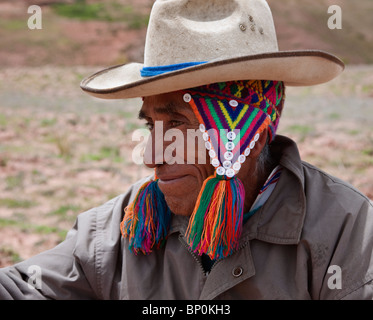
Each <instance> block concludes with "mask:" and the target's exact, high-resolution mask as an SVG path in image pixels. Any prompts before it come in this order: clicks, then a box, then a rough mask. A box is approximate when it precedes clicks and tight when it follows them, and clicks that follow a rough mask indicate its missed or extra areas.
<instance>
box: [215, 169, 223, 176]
mask: <svg viewBox="0 0 373 320" xmlns="http://www.w3.org/2000/svg"><path fill="white" fill-rule="evenodd" d="M216 173H217V174H218V175H220V176H222V175H224V174H225V169H224V168H223V167H219V168H217V169H216Z"/></svg>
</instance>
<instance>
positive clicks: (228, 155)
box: [224, 151, 233, 160]
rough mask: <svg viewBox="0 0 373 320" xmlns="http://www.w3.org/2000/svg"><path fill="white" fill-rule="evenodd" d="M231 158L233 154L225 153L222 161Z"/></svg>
mask: <svg viewBox="0 0 373 320" xmlns="http://www.w3.org/2000/svg"><path fill="white" fill-rule="evenodd" d="M232 158H233V153H232V152H230V151H227V152H226V153H224V159H225V160H232Z"/></svg>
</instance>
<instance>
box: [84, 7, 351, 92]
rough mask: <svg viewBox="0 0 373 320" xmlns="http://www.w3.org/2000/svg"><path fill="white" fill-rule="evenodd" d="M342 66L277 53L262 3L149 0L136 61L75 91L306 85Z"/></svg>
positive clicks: (325, 58)
mask: <svg viewBox="0 0 373 320" xmlns="http://www.w3.org/2000/svg"><path fill="white" fill-rule="evenodd" d="M343 69H344V64H343V62H342V61H341V60H340V59H339V58H337V57H336V56H334V55H332V54H329V53H327V52H323V51H319V50H301V51H300V50H299V51H279V49H278V43H277V36H276V31H275V27H274V23H273V18H272V13H271V10H270V8H269V6H268V4H267V2H266V1H265V0H156V1H155V3H154V5H153V9H152V12H151V15H150V20H149V26H148V31H147V36H146V43H145V54H144V64H141V63H129V64H124V65H119V66H114V67H111V68H107V69H104V70H102V71H99V72H97V73H95V74H93V75H91V76H90V77H88V78H86V79H84V80H83V81H82V82H81V88H82V89H83V90H84V91H86V92H87V93H89V94H91V95H93V96H95V97H99V98H104V99H124V98H135V97H144V96H149V95H155V94H161V93H165V92H172V91H177V90H181V89H186V88H192V87H196V86H202V85H205V84H209V83H215V82H223V81H233V80H279V81H284V82H285V85H288V86H306V85H315V84H321V83H324V82H327V81H329V80H332V79H333V78H335V77H336V76H338V75H339V74H340V73H341V72H342V71H343Z"/></svg>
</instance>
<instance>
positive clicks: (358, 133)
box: [0, 66, 373, 267]
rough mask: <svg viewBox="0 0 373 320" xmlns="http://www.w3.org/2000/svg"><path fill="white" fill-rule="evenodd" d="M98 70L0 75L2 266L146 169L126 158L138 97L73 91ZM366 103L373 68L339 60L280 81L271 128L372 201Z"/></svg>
mask: <svg viewBox="0 0 373 320" xmlns="http://www.w3.org/2000/svg"><path fill="white" fill-rule="evenodd" d="M99 69H100V68H99V67H94V68H92V67H73V68H72V67H43V68H15V67H14V68H5V69H3V70H2V71H1V73H0V267H2V266H7V265H10V264H13V263H15V262H17V261H20V260H23V259H26V258H28V257H30V256H32V255H35V254H37V253H38V252H41V251H44V250H46V249H49V248H52V247H54V246H55V245H57V244H58V243H59V242H61V241H62V240H63V239H64V237H65V236H66V233H67V231H68V230H69V229H70V228H71V227H72V226H73V223H74V220H75V217H76V215H77V214H79V213H81V212H83V211H85V210H87V209H90V208H92V207H94V206H97V205H100V204H102V203H104V202H105V201H107V200H108V199H110V198H112V197H114V196H116V195H118V194H120V193H123V192H125V191H126V189H127V188H128V186H129V185H130V184H131V183H133V182H134V181H136V180H137V179H139V178H141V177H143V176H144V175H146V174H147V173H149V172H150V171H149V170H148V169H146V168H145V167H143V166H139V165H135V164H134V163H133V161H132V159H131V152H132V149H133V148H134V146H136V145H137V144H138V142H133V141H132V139H131V137H132V133H133V131H134V130H135V129H137V128H141V127H142V123H140V122H139V120H137V112H138V108H139V106H140V104H141V101H140V100H138V99H133V100H128V101H123V100H118V101H115V100H114V101H105V100H99V99H95V98H92V97H90V96H87V95H86V94H84V93H83V92H82V91H81V90H80V88H79V82H80V81H81V80H82V78H83V77H85V76H87V75H89V74H91V73H92V72H94V71H97V70H99ZM372 107H373V66H355V67H347V69H346V70H345V72H344V73H343V75H342V76H340V77H339V78H337V79H335V80H333V81H331V82H329V83H327V84H324V85H319V86H314V87H305V88H302V87H300V88H291V87H289V88H287V98H286V103H285V109H284V112H283V116H282V119H281V121H280V127H279V131H278V133H279V134H284V135H287V136H289V137H291V138H293V139H294V140H295V141H296V142H297V143H298V145H299V149H300V152H301V156H302V158H303V159H304V160H305V161H307V162H310V163H312V164H314V165H316V166H318V167H320V168H321V169H323V170H325V171H326V172H328V173H330V174H332V175H335V176H338V177H339V178H342V179H344V180H346V181H348V182H350V183H351V184H352V185H354V186H355V187H356V188H358V189H359V190H361V191H362V192H363V193H365V194H366V195H367V196H368V197H370V198H373V130H372V128H373V112H372ZM118 227H119V226H118Z"/></svg>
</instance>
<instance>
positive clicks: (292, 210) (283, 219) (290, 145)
mask: <svg viewBox="0 0 373 320" xmlns="http://www.w3.org/2000/svg"><path fill="white" fill-rule="evenodd" d="M271 148H272V152H273V153H274V154H275V155H276V156H277V157H278V159H279V164H280V165H282V167H283V168H284V169H283V171H282V173H281V177H280V179H279V181H278V182H277V185H276V187H275V189H274V190H273V192H272V194H271V195H270V197H269V198H268V200H267V201H266V203H265V204H264V205H263V207H262V208H261V209H259V210H258V212H256V213H255V214H254V215H253V216H252V217H251V218H250V219H249V221H248V222H247V223H246V224H245V226H244V228H243V234H242V238H248V239H258V240H262V241H266V242H271V243H277V244H297V243H298V242H299V240H300V236H301V233H302V228H303V224H304V218H305V214H306V198H305V194H304V176H303V169H302V161H301V159H300V155H299V151H298V148H297V146H296V144H295V142H294V141H292V140H291V139H289V138H287V137H284V136H280V135H277V136H276V138H275V140H274V141H273V143H272V145H271Z"/></svg>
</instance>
